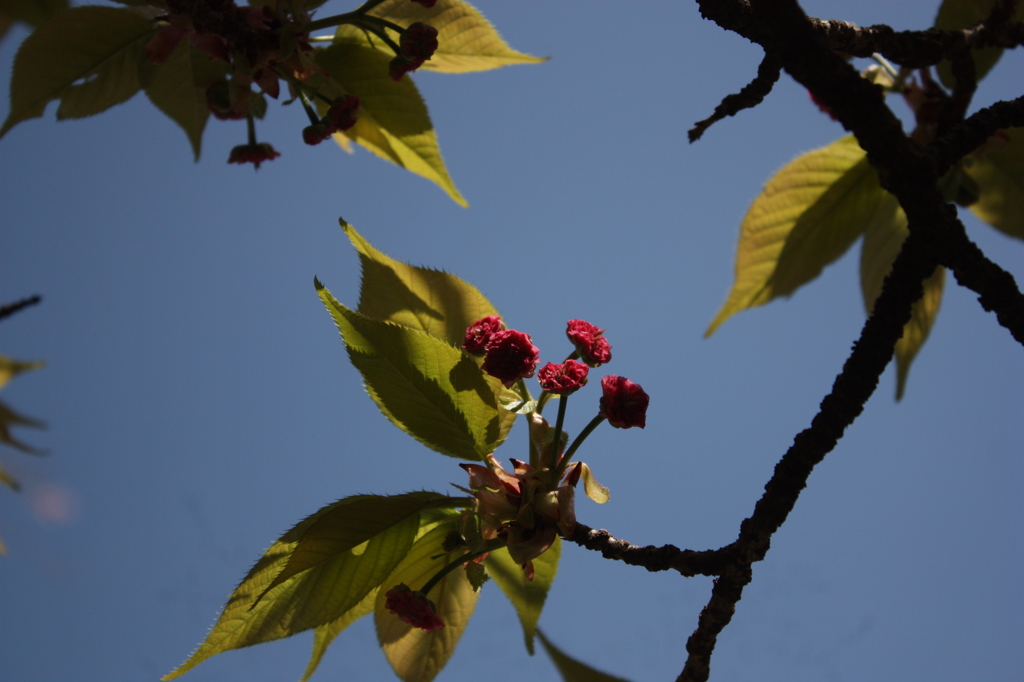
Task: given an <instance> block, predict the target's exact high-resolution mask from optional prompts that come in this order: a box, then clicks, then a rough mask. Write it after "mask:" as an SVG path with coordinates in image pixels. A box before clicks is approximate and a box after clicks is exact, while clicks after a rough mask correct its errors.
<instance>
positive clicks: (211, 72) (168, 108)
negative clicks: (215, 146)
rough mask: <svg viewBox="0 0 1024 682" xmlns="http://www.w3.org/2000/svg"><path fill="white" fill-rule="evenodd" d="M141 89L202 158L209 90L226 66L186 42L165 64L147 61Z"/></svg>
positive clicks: (195, 153) (224, 71) (143, 69)
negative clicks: (201, 151)
mask: <svg viewBox="0 0 1024 682" xmlns="http://www.w3.org/2000/svg"><path fill="white" fill-rule="evenodd" d="M140 71H141V73H142V86H143V88H145V92H146V97H148V98H149V101H150V102H152V103H153V105H154V106H156V108H157V109H159V110H160V111H162V112H164V113H165V114H166V115H167V116H168V117H169V118H170V119H171V120H172V121H174V122H175V123H177V124H178V125H179V126H181V129H182V130H184V131H185V135H187V136H188V141H189V143H190V144H191V145H192V153H193V154H194V155H195V158H196V159H197V160H198V159H199V152H200V148H201V146H202V139H203V130H204V129H205V128H206V121H207V119H209V117H210V109H209V107H208V106H207V104H206V89H207V88H208V87H210V85H212V84H213V83H214V82H215V81H217V80H218V79H220V78H222V77H223V76H224V74H225V73H226V72H227V63H226V62H223V61H218V60H213V59H210V58H209V57H207V56H206V55H204V54H203V53H201V52H199V51H198V50H197V49H196V48H195V47H194V46H193V45H192V41H190V40H183V41H181V43H179V44H178V47H177V48H175V50H174V52H172V53H171V56H170V57H168V58H167V61H165V62H164V63H163V64H160V65H155V64H150V63H148V62H145V63H144V64H143V68H142V69H141V70H140Z"/></svg>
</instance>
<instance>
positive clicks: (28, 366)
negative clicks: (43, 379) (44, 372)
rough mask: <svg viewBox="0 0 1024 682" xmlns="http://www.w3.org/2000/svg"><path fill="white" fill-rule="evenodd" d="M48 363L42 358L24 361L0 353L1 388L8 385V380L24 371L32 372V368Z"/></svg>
mask: <svg viewBox="0 0 1024 682" xmlns="http://www.w3.org/2000/svg"><path fill="white" fill-rule="evenodd" d="M45 364H46V363H45V362H43V361H42V360H32V361H28V362H25V361H22V360H15V359H13V358H9V357H7V356H5V355H0V388H3V387H4V386H6V385H7V382H8V381H10V380H11V379H13V378H14V377H16V376H18V375H19V374H21V373H22V372H31V371H32V370H35V369H39V368H41V367H43V366H44V365H45Z"/></svg>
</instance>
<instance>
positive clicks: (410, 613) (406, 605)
mask: <svg viewBox="0 0 1024 682" xmlns="http://www.w3.org/2000/svg"><path fill="white" fill-rule="evenodd" d="M384 596H385V597H386V600H385V601H384V608H386V609H387V610H388V611H390V612H391V613H393V614H395V615H396V616H398V617H399V618H401V619H402V622H403V623H408V624H409V625H412V626H413V627H417V628H420V629H421V630H426V631H427V632H431V631H433V630H443V629H444V623H443V622H442V621H441V618H440V617H439V616H438V615H437V608H436V607H435V606H434V602H432V601H430V600H429V599H427V596H426V595H425V594H423V593H422V592H416V591H413V590H411V589H410V588H409V586H408V585H406V584H405V583H402V584H400V585H397V586H396V587H394V588H392V589H390V590H388V591H387V593H385V595H384Z"/></svg>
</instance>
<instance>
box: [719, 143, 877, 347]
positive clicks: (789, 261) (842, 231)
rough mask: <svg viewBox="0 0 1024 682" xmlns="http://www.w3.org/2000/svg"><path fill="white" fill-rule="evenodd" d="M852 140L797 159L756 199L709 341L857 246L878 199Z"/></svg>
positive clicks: (872, 173)
mask: <svg viewBox="0 0 1024 682" xmlns="http://www.w3.org/2000/svg"><path fill="white" fill-rule="evenodd" d="M879 189H880V188H879V185H878V176H877V174H876V173H875V171H874V169H873V168H872V167H871V166H870V165H869V164H868V162H867V158H866V157H865V154H864V151H863V150H862V149H861V148H860V147H858V146H857V142H856V140H855V139H854V138H853V137H850V136H848V137H844V138H841V139H839V140H836V141H835V142H833V143H832V144H830V145H828V146H826V147H822V148H820V149H816V150H814V151H811V152H808V153H806V154H803V155H801V156H799V157H797V158H796V159H795V160H793V161H791V162H790V163H789V164H787V165H786V166H785V167H783V168H782V170H780V171H779V172H778V173H776V174H775V175H774V176H773V177H772V179H771V180H769V181H768V184H766V185H765V188H764V191H762V192H761V194H760V196H758V197H757V198H756V199H754V203H753V204H751V206H750V209H749V210H748V211H747V215H746V216H745V217H744V218H743V223H742V225H741V228H740V241H739V245H738V247H737V250H736V278H735V281H734V282H733V286H732V290H731V291H730V292H729V297H728V299H727V300H726V302H725V305H723V306H722V309H721V310H719V311H718V315H716V316H715V319H714V320H712V322H711V325H710V326H709V327H708V330H707V331H706V332H705V333H704V336H705V337H707V336H710V335H711V334H713V333H714V331H715V330H716V329H717V328H718V327H719V325H721V324H722V323H723V322H724V321H725V320H726V319H728V318H729V317H731V316H732V315H734V314H735V313H737V312H739V311H741V310H747V309H749V308H753V307H756V306H760V305H764V304H765V303H768V302H769V301H771V300H772V299H774V298H777V297H779V296H789V295H791V294H792V293H793V292H794V291H796V289H798V288H799V287H800V286H802V285H804V284H806V283H807V282H809V281H811V280H812V279H814V278H815V277H817V276H818V275H819V274H820V273H821V270H822V268H824V267H825V266H826V265H828V264H829V263H831V262H832V261H834V260H835V259H837V258H839V256H841V255H842V254H843V253H845V252H846V250H847V249H849V248H850V246H852V245H853V243H854V242H855V241H856V240H857V238H858V237H859V236H860V235H861V233H862V231H863V230H864V223H865V222H866V221H867V219H868V218H869V217H870V216H871V215H872V213H873V212H874V210H875V204H876V203H877V202H878V200H879V197H880V195H879Z"/></svg>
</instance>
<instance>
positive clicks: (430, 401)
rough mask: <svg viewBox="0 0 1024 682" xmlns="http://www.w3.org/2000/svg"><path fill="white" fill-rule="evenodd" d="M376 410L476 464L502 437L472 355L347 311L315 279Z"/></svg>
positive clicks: (435, 447) (438, 448)
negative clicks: (474, 461) (375, 404)
mask: <svg viewBox="0 0 1024 682" xmlns="http://www.w3.org/2000/svg"><path fill="white" fill-rule="evenodd" d="M315 285H316V288H317V293H318V294H319V296H320V298H321V300H322V301H323V302H324V305H325V306H326V307H327V310H328V312H330V314H331V316H332V317H333V318H334V321H335V323H336V324H337V325H338V329H339V330H340V331H341V336H342V338H343V339H344V341H345V346H346V348H347V349H348V354H349V359H350V360H351V361H352V364H353V365H355V367H356V369H358V370H359V371H360V373H362V375H363V379H364V380H365V381H366V390H367V392H368V393H369V394H370V397H371V398H373V400H374V402H376V403H377V407H379V408H380V410H381V412H383V413H384V415H385V416H386V417H387V418H388V419H390V420H391V421H392V423H394V424H395V426H397V427H398V428H400V429H402V430H403V431H405V432H406V433H408V434H409V435H411V436H412V437H413V438H415V439H416V440H418V441H420V442H421V443H423V444H424V445H426V446H427V447H429V448H431V449H433V450H436V451H438V452H440V453H442V454H445V455H449V456H451V457H458V458H461V459H468V460H480V459H483V457H484V455H487V454H489V453H491V452H493V451H494V448H495V447H496V446H497V444H498V443H499V442H500V440H501V437H502V436H501V431H500V428H499V427H500V416H501V413H502V411H501V410H500V409H499V408H498V405H497V402H496V401H495V399H494V391H493V389H492V387H491V385H490V384H489V383H488V382H487V380H486V379H485V378H484V374H483V372H482V371H481V370H480V368H479V367H478V366H477V364H476V362H474V361H473V358H472V357H471V356H470V355H468V354H467V353H465V352H464V351H463V350H461V349H459V348H455V347H454V346H451V345H449V344H447V343H445V342H444V341H441V340H440V339H437V338H434V337H433V336H430V335H429V334H426V333H424V332H421V331H418V330H416V329H412V328H410V327H404V326H401V325H397V324H394V323H391V322H382V321H380V320H374V319H371V318H369V317H366V316H365V315H362V314H360V313H357V312H355V311H353V310H349V309H348V308H346V307H345V306H343V305H342V304H341V303H339V302H338V301H337V300H336V299H335V298H334V297H333V296H332V295H331V293H330V292H329V291H327V289H325V288H324V287H323V285H322V284H320V282H319V281H315Z"/></svg>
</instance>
